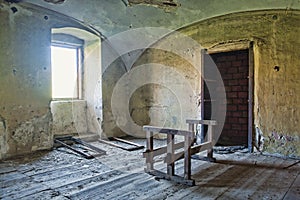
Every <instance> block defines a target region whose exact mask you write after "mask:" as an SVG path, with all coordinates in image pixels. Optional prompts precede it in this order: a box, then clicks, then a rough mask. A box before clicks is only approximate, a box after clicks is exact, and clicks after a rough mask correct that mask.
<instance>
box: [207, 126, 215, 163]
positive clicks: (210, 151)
mask: <svg viewBox="0 0 300 200" xmlns="http://www.w3.org/2000/svg"><path fill="white" fill-rule="evenodd" d="M207 134H208V139H207V140H208V141H209V142H211V143H213V126H212V125H208V131H207ZM207 158H208V160H209V161H210V162H215V161H216V159H215V158H213V148H212V147H211V149H208V150H207Z"/></svg>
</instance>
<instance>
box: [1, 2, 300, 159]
mask: <svg viewBox="0 0 300 200" xmlns="http://www.w3.org/2000/svg"><path fill="white" fill-rule="evenodd" d="M27 2H28V3H33V4H35V5H39V6H42V7H46V8H48V9H51V10H54V11H57V12H59V13H63V14H65V15H66V16H70V17H72V18H74V19H77V20H80V21H82V22H83V23H84V24H86V25H91V26H93V27H94V28H95V29H96V30H98V31H99V32H101V33H102V35H103V36H104V37H110V36H112V35H114V34H116V33H119V32H121V31H125V30H129V29H132V28H137V27H150V26H153V27H165V28H169V29H173V30H177V29H178V28H180V27H186V26H188V25H190V24H192V25H191V26H189V27H187V28H182V32H184V33H185V34H187V35H189V36H191V37H193V38H194V39H196V40H197V41H199V42H200V43H201V45H204V46H205V47H207V48H209V47H210V46H212V45H214V44H216V43H219V42H221V41H224V42H226V41H232V40H240V39H243V40H244V39H245V38H248V39H250V40H253V41H255V46H254V51H255V55H256V56H255V108H254V113H255V125H256V126H257V128H258V130H259V131H258V132H260V133H261V134H262V138H264V145H263V149H264V150H266V151H271V152H275V151H276V152H277V150H278V149H279V150H278V152H279V153H281V154H285V155H296V156H299V146H300V145H299V127H298V126H297V125H298V124H299V123H298V120H299V111H298V108H299V107H298V105H299V102H298V99H299V98H297V97H298V96H299V89H297V88H299V87H296V86H297V84H298V85H299V81H297V80H299V78H298V76H299V71H297V70H298V69H299V67H297V66H298V64H299V60H298V58H299V55H297V49H296V46H299V45H298V44H299V41H298V40H297V38H298V37H297V33H298V30H297V28H298V27H299V26H298V24H297V23H298V22H299V18H297V16H298V15H297V12H295V11H293V10H294V9H300V2H299V1H294V0H288V1H275V0H267V1H259V0H255V1H239V0H231V1H219V0H214V1H203V2H202V1H201V2H199V1H198V0H190V1H179V0H178V1H177V2H178V3H179V4H180V5H181V6H179V7H177V8H176V9H174V10H172V11H171V12H168V11H166V10H165V9H158V8H156V7H154V6H149V5H143V4H141V5H129V6H128V5H126V4H124V1H105V0H102V1H98V0H91V1H89V3H87V2H84V1H79V0H77V1H65V2H64V3H62V4H59V5H52V4H48V3H46V2H43V1H39V0H26V1H22V2H21V3H18V4H8V3H5V1H4V0H1V1H0V3H1V5H0V9H1V12H0V17H1V21H0V25H1V27H2V28H1V32H0V36H1V37H0V40H1V47H2V48H1V55H0V58H1V59H0V60H1V68H0V70H1V73H0V76H1V79H0V83H1V86H2V87H0V94H1V99H0V101H1V107H2V108H1V112H0V114H1V116H2V117H1V118H2V119H1V120H2V124H3V125H2V128H1V129H0V130H1V132H0V134H1V135H0V136H1V139H2V138H4V140H5V142H3V141H1V145H2V144H4V145H3V146H1V148H0V149H1V157H3V156H4V157H8V156H10V155H16V154H22V153H25V152H30V151H31V150H33V149H36V148H32V147H33V146H34V145H33V144H32V145H29V146H30V147H31V149H28V148H27V149H25V148H24V149H20V151H16V148H15V147H16V146H18V144H15V143H13V142H11V141H12V140H11V139H10V137H11V134H12V131H13V130H15V129H17V128H18V127H20V126H21V124H22V123H25V124H26V122H27V121H30V122H32V121H34V123H39V122H38V121H39V120H33V118H34V119H35V117H36V118H38V119H40V120H41V121H43V119H44V118H45V117H46V118H47V119H48V122H47V123H50V122H51V119H50V118H51V116H50V115H49V102H50V100H51V97H50V76H49V73H50V71H49V66H50V62H49V48H46V47H47V46H49V43H48V42H49V41H50V29H51V27H63V26H68V25H69V26H70V24H67V25H66V24H60V23H59V22H57V21H56V20H55V19H57V18H60V17H61V16H60V15H59V14H58V15H57V14H55V13H53V12H52V11H51V10H44V9H43V8H38V7H37V8H36V9H38V10H41V12H32V10H30V9H26V8H27V7H28V5H30V4H28V3H27ZM125 2H126V1H125ZM13 7H14V8H13ZM23 7H24V9H23ZM29 7H30V6H29ZM16 9H17V12H16ZM272 9H273V10H274V9H284V10H285V11H283V12H280V15H279V17H278V18H277V19H275V18H276V17H274V14H277V13H278V12H279V11H278V12H277V11H274V12H273V13H270V15H268V14H264V12H263V13H262V14H259V15H258V16H256V18H254V19H252V20H251V19H248V23H246V22H245V21H244V20H245V18H244V17H243V16H244V14H241V15H240V14H237V15H232V16H234V17H236V18H234V17H233V18H234V19H233V18H230V17H229V19H226V17H225V18H222V17H221V18H215V19H212V20H209V18H212V17H215V16H221V15H224V14H229V13H235V12H242V11H250V10H252V11H254V10H272ZM116 10H117V11H118V12H115V11H116ZM247 14H249V16H250V17H249V18H251V13H247ZM247 14H245V15H247ZM55 15H56V16H55ZM63 18H64V19H66V17H65V16H63ZM204 19H208V20H207V21H202V20H204ZM214 20H215V21H214ZM219 20H220V21H219ZM285 20H286V21H285ZM291 20H292V21H293V20H294V22H291ZM198 21H202V22H200V23H196V22H198ZM285 22H288V23H287V24H286V25H285ZM29 24H30V25H29ZM232 27H234V28H232ZM276 27H280V28H281V29H282V30H284V31H286V32H287V35H288V36H287V39H290V41H288V40H286V39H285V38H286V34H284V33H283V31H282V30H281V29H277V28H276ZM16 28H17V30H18V31H16ZM24 36H26V37H24ZM270 38H271V39H272V42H271V39H270ZM277 40H279V43H277V42H276V41H277ZM45 41H47V42H45ZM291 41H294V42H291ZM286 44H288V45H289V48H288V49H289V53H291V54H287V53H286V51H284V50H283V45H284V46H286ZM32 46H36V47H38V48H32ZM266 47H267V48H266ZM10 55H14V57H12V56H10ZM36 55H39V56H36ZM145 55H146V54H145ZM145 55H144V56H143V57H145ZM274 55H275V57H274ZM287 55H288V56H287ZM276 57H277V58H276ZM270 58H272V59H270ZM273 58H276V59H277V60H276V59H275V60H276V61H275V60H274V59H273ZM148 59H149V60H150V61H151V60H152V59H154V58H152V57H149V58H148ZM155 59H160V58H159V57H158V58H155ZM138 62H141V61H138ZM287 63H290V65H288V64H287ZM275 65H276V66H279V67H280V68H279V69H280V70H279V71H278V73H277V74H274V75H272V77H271V78H270V79H266V77H270V75H269V74H270V73H273V72H274V67H275ZM23 66H30V67H27V68H25V67H23ZM282 66H283V67H282ZM286 66H295V68H294V69H295V71H293V70H289V71H287V70H286V68H287V67H286ZM41 69H42V70H41ZM124 69H126V67H125V68H124V62H123V61H122V60H121V59H120V60H117V61H116V62H115V63H113V64H112V65H111V66H110V67H109V68H108V69H107V71H105V72H104V76H103V83H102V84H103V87H102V88H103V90H102V91H103V109H104V113H103V114H104V119H103V121H102V123H103V127H106V126H110V130H113V131H112V132H114V133H116V134H121V133H122V132H121V131H119V132H118V131H114V130H116V129H118V128H117V126H115V124H114V123H115V122H114V118H113V117H112V116H110V117H109V118H108V119H109V120H107V119H106V118H105V114H106V112H105V109H108V110H109V109H110V108H107V107H109V106H110V104H109V102H110V100H111V99H110V98H111V93H112V89H113V84H114V83H116V81H117V80H118V79H119V78H120V77H121V76H122V75H123V74H124V73H125V71H126V70H125V71H124ZM282 69H284V70H282ZM269 70H270V71H272V70H273V71H272V72H269ZM109 71H110V72H109ZM20 72H22V73H21V74H22V76H21V77H22V79H24V81H22V80H20V79H17V78H15V77H17V76H18V75H20ZM108 72H109V73H108ZM294 72H295V73H294ZM105 73H106V74H105ZM280 74H283V75H284V76H280ZM27 75H28V76H29V78H25V77H27ZM33 75H34V76H33ZM108 75H109V76H108ZM30 77H31V78H30ZM32 77H33V78H32ZM36 77H38V78H36ZM283 77H285V79H283ZM297 78H298V79H297ZM276 80H280V81H282V80H284V81H286V82H287V83H285V86H286V87H290V88H291V89H290V90H283V89H282V90H279V89H278V88H282V83H278V82H276ZM291 82H293V84H292V83H291ZM24 83H25V84H24ZM30 84H32V85H30ZM34 84H35V85H34ZM105 84H106V85H105ZM29 85H30V87H29ZM271 85H273V86H274V87H271ZM32 86H33V87H32ZM39 86H40V89H38V88H39ZM145 87H150V88H151V87H152V89H153V87H154V86H145ZM272 88H274V91H275V89H276V88H277V89H278V90H276V92H274V94H273V93H270V92H269V91H270V90H272ZM152 89H151V90H152ZM159 89H162V88H159ZM140 90H142V89H140ZM279 91H280V92H279ZM287 91H289V92H287ZM139 93H140V91H137V93H136V94H135V95H134V96H133V97H132V98H133V99H135V98H136V99H139V98H140V97H138V96H139ZM265 94H267V95H265ZM290 94H294V96H295V95H296V98H290V99H291V100H288V102H289V103H290V104H289V105H290V106H284V105H283V102H285V98H284V97H285V96H286V95H290ZM170 96H172V95H170ZM270 99H272V101H273V102H274V103H270ZM273 99H274V100H273ZM140 101H142V100H140ZM105 102H106V103H107V104H105ZM33 104H34V105H33ZM278 105H279V107H280V108H279V109H278V111H276V110H277V108H278ZM267 108H268V109H267ZM130 109H131V110H132V109H134V105H133V106H132V104H131V106H130ZM29 110H32V111H33V112H32V113H30V114H29V113H28V111H29ZM30 112H31V111H30ZM282 112H284V113H285V114H284V116H285V118H284V117H282V118H281V121H280V120H279V118H280V117H281V116H282ZM107 113H108V115H109V112H107ZM48 117H49V118H48ZM282 119H284V120H286V119H288V123H289V124H290V125H289V126H287V124H285V121H283V120H282ZM100 120H101V119H100ZM18 121H19V122H18ZM141 121H143V120H141ZM145 121H147V119H145ZM277 122H278V123H277ZM18 123H19V125H18ZM47 126H48V127H49V125H47ZM286 127H290V128H286ZM31 130H32V129H31ZM3 132H4V134H3ZM276 134H277V135H278V137H277V136H276ZM33 135H35V134H33ZM287 136H288V137H287ZM289 136H291V137H289ZM274 138H279V139H282V141H283V142H278V143H276V142H272V141H273V139H274ZM287 138H288V139H287ZM8 141H10V142H8ZM286 141H288V142H286ZM290 141H292V142H290ZM285 146H287V147H290V149H291V150H290V151H287V148H284V147H285ZM48 147H49V146H47V147H45V146H42V145H41V148H40V149H42V148H48ZM282 147H283V150H280V149H281V148H282ZM12 149H15V150H12Z"/></svg>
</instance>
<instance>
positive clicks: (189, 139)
mask: <svg viewBox="0 0 300 200" xmlns="http://www.w3.org/2000/svg"><path fill="white" fill-rule="evenodd" d="M187 123H188V124H189V131H186V130H178V129H172V128H162V127H155V126H144V127H143V130H144V131H146V139H147V144H146V151H145V152H144V153H143V156H144V157H145V158H146V169H145V171H146V172H147V173H149V174H152V175H154V176H158V177H161V178H165V179H167V180H172V181H175V182H177V183H181V184H185V185H190V186H193V185H195V180H193V179H191V155H192V154H195V153H198V152H201V151H204V150H208V154H209V156H212V147H213V144H212V138H213V137H212V134H213V129H212V126H213V125H215V124H216V123H215V122H212V121H208V120H187ZM197 124H206V125H208V126H209V128H208V140H207V142H204V143H201V144H197V145H196V146H192V145H193V144H194V139H195V131H194V130H195V125H197ZM154 133H164V134H167V146H165V147H160V148H157V149H153V134H154ZM176 135H181V136H184V141H183V142H178V143H176V144H175V142H174V137H175V136H176ZM180 148H184V151H182V152H178V153H175V150H176V149H180ZM165 153H167V155H166V157H165V158H164V162H165V163H167V173H163V172H161V171H158V170H155V169H154V162H155V161H154V159H153V158H154V157H155V156H158V155H162V154H165ZM181 158H184V176H183V177H181V176H178V175H175V162H176V161H177V160H179V159H181Z"/></svg>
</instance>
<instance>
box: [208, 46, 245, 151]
mask: <svg viewBox="0 0 300 200" xmlns="http://www.w3.org/2000/svg"><path fill="white" fill-rule="evenodd" d="M211 57H212V59H213V60H214V61H215V63H216V65H217V67H218V69H219V71H220V73H221V76H222V78H223V81H224V85H225V89H226V96H227V113H226V120H225V124H224V129H223V131H222V133H221V137H220V139H219V141H218V144H220V145H247V138H248V87H249V86H248V71H249V60H248V50H241V51H234V52H226V53H216V54H211Z"/></svg>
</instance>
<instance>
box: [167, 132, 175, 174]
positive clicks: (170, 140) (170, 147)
mask: <svg viewBox="0 0 300 200" xmlns="http://www.w3.org/2000/svg"><path fill="white" fill-rule="evenodd" d="M167 156H169V157H170V159H171V160H173V158H174V135H169V134H168V135H167ZM174 162H175V161H173V162H170V163H168V164H167V174H168V175H169V176H174V170H175V164H174Z"/></svg>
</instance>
